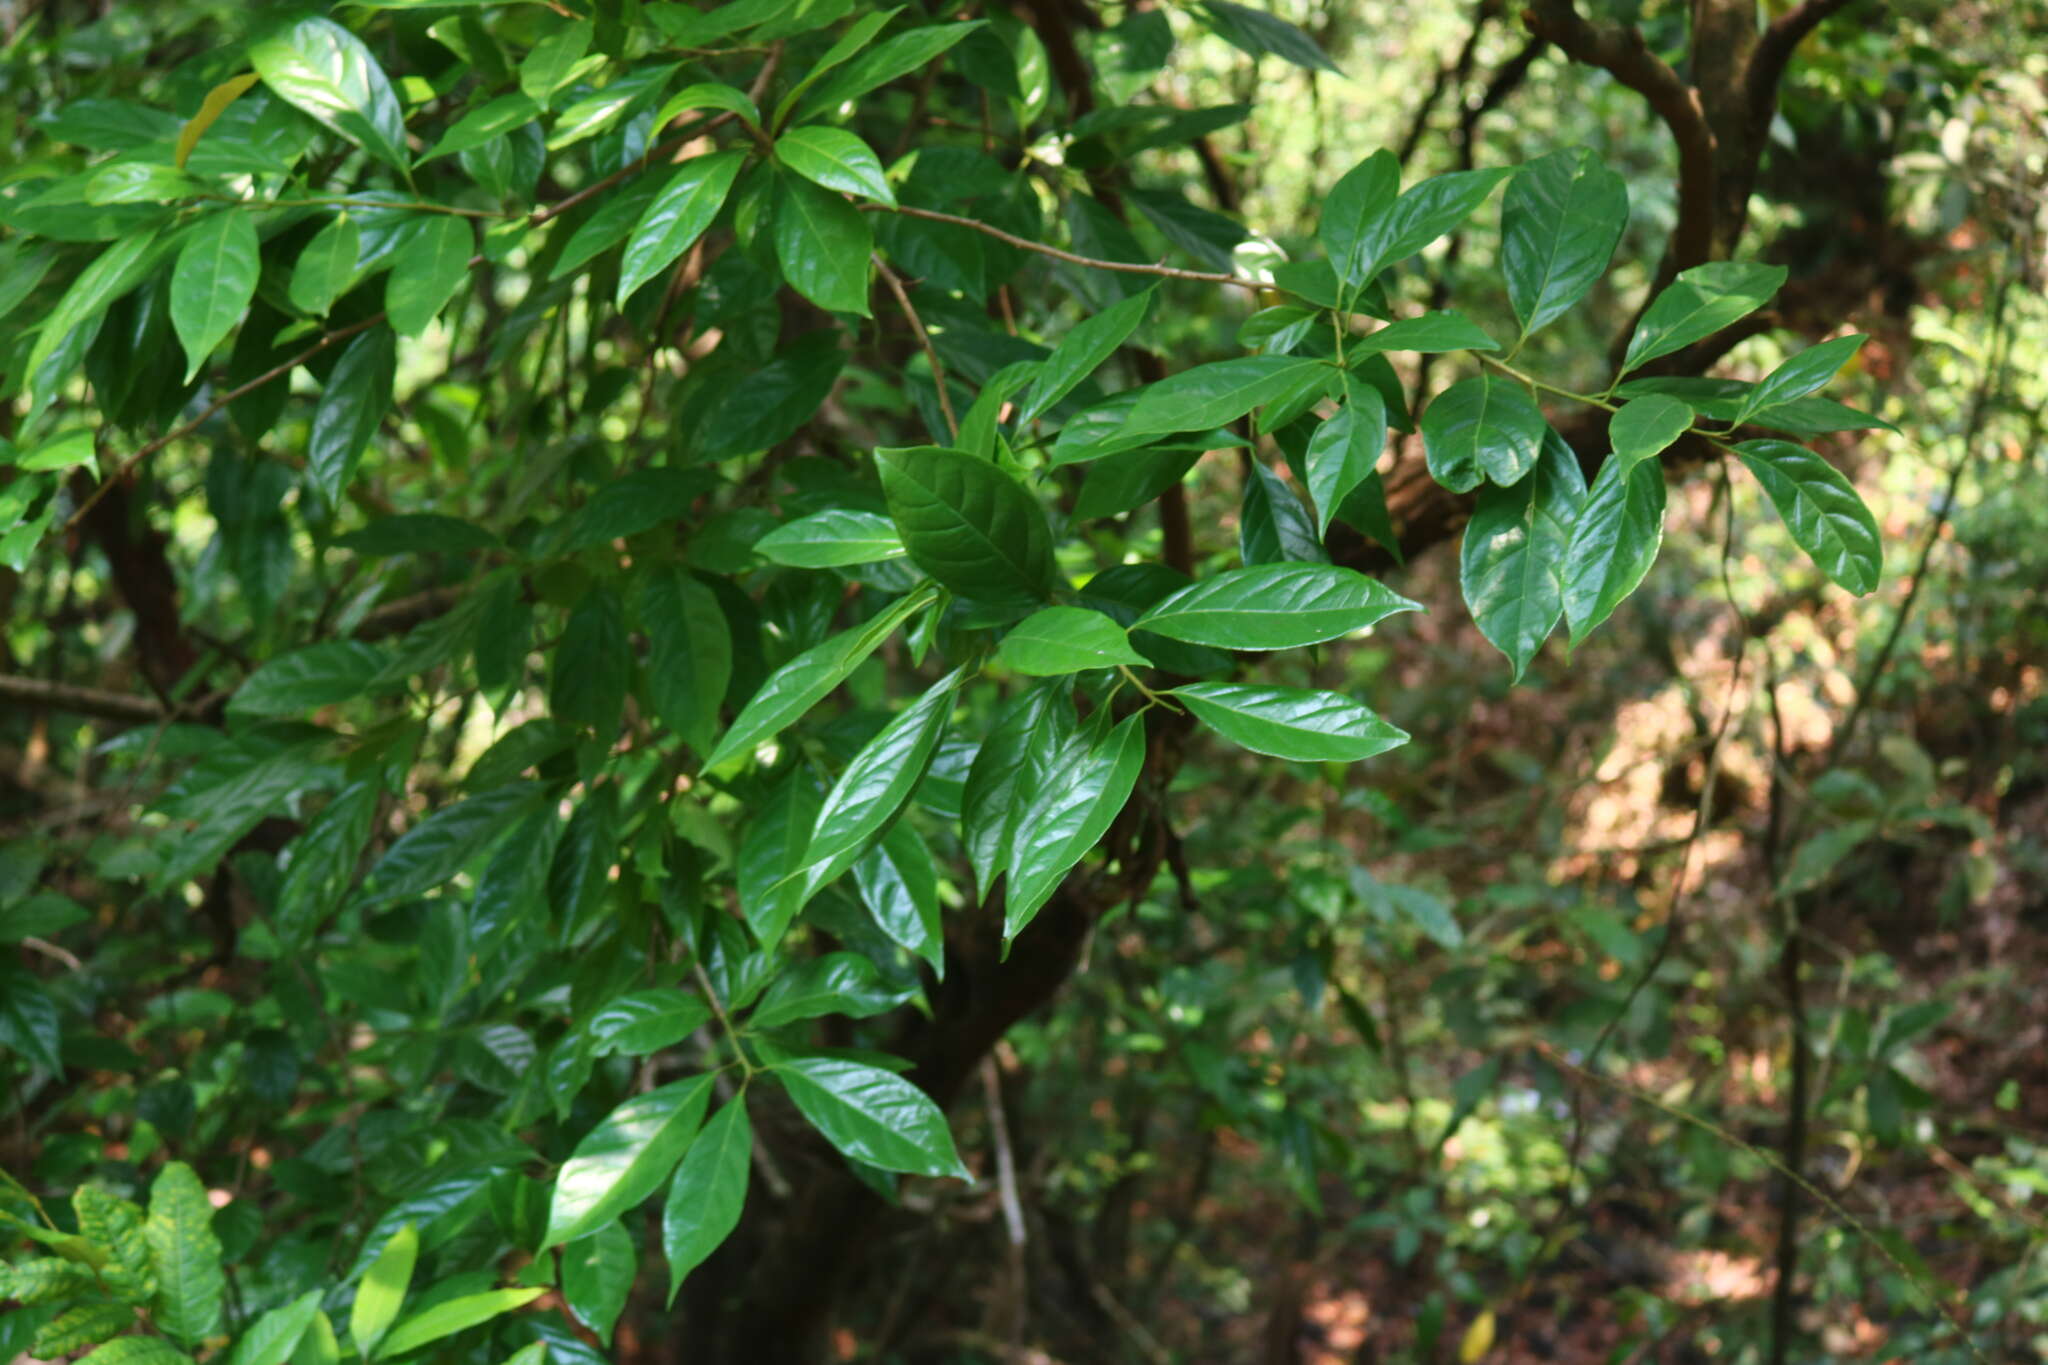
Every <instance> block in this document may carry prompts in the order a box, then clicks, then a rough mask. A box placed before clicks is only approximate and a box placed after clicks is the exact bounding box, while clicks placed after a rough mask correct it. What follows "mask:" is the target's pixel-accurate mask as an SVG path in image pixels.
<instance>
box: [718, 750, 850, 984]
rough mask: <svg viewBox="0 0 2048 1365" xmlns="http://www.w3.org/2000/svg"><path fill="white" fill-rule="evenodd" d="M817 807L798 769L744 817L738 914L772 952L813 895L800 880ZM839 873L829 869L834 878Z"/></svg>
mask: <svg viewBox="0 0 2048 1365" xmlns="http://www.w3.org/2000/svg"><path fill="white" fill-rule="evenodd" d="M822 804H823V798H822V797H821V796H820V795H819V794H818V788H817V784H816V782H815V781H814V780H813V779H812V777H811V774H810V771H809V770H808V769H806V768H804V767H802V766H801V765H798V766H794V767H792V768H791V769H790V770H789V771H788V772H787V773H786V774H785V775H784V776H783V778H782V780H781V781H780V782H778V783H776V785H775V786H774V787H773V788H771V789H770V790H769V793H768V796H767V797H766V799H764V800H758V801H756V802H755V803H754V804H753V808H752V809H751V810H750V811H749V812H748V820H747V831H746V837H745V838H744V839H743V840H742V841H741V843H740V852H739V866H738V868H737V869H736V872H737V875H736V878H735V880H736V881H737V882H738V887H737V890H738V892H739V901H740V913H741V914H742V915H744V916H745V917H746V921H747V926H748V927H749V928H751V929H752V930H753V931H754V937H755V938H757V939H759V940H760V941H761V942H762V943H763V944H765V945H767V946H768V947H769V948H771V949H772V948H774V947H776V946H777V945H779V944H780V943H781V942H782V936H783V934H785V933H787V932H788V930H789V926H790V922H791V921H793V920H794V919H795V918H796V916H797V912H798V911H800V910H802V909H803V907H804V902H805V900H806V899H807V898H808V897H809V896H810V894H811V893H812V891H814V890H815V889H816V888H815V887H813V886H811V885H810V882H809V878H808V877H807V876H806V875H805V874H807V873H808V872H809V871H810V867H809V864H808V862H807V861H806V858H805V853H806V851H807V850H808V849H809V848H810V846H811V831H812V830H813V829H815V828H817V824H818V811H819V809H820V807H821V806H822ZM840 870H843V869H834V871H833V875H835V876H836V875H838V872H839V871H840ZM729 1003H730V1002H728V1004H729Z"/></svg>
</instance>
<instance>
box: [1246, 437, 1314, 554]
mask: <svg viewBox="0 0 2048 1365" xmlns="http://www.w3.org/2000/svg"><path fill="white" fill-rule="evenodd" d="M1237 553H1238V557H1239V558H1240V559H1242V560H1243V561H1244V562H1245V563H1247V564H1285V563H1289V562H1299V563H1309V564H1317V563H1328V562H1329V558H1330V556H1329V553H1328V552H1327V551H1325V550H1324V549H1323V543H1322V541H1321V540H1320V539H1319V538H1318V537H1317V535H1316V524H1315V520H1314V518H1313V517H1311V516H1310V515H1309V510H1308V509H1307V508H1306V507H1304V506H1302V504H1301V499H1300V498H1298V497H1296V496H1295V495H1294V490H1293V489H1291V488H1289V487H1288V486H1287V481H1286V480H1284V479H1282V478H1281V477H1280V476H1279V475H1278V474H1275V473H1274V472H1273V471H1272V470H1271V469H1269V468H1267V467H1266V464H1265V462H1264V461H1263V460H1254V461H1253V462H1252V467H1251V477H1250V478H1248V479H1246V480H1245V482H1244V501H1243V503H1242V505H1241V506H1240V507H1239V509H1238V515H1237Z"/></svg>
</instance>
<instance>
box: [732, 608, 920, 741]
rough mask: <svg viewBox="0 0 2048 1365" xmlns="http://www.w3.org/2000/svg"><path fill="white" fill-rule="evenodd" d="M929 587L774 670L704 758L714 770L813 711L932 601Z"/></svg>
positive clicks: (771, 737)
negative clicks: (883, 643) (898, 628)
mask: <svg viewBox="0 0 2048 1365" xmlns="http://www.w3.org/2000/svg"><path fill="white" fill-rule="evenodd" d="M932 597H933V592H932V590H931V589H930V588H929V587H926V588H922V589H919V590H918V591H916V592H913V593H911V594H910V595H908V596H907V597H904V598H902V599H901V600H899V601H897V602H896V603H895V604H894V605H892V606H891V607H889V608H888V610H886V611H884V612H883V613H882V614H881V615H879V616H877V617H876V618H875V619H874V620H872V621H869V622H867V623H866V624H864V625H859V626H854V627H853V628H851V629H849V630H844V631H841V632H840V633H839V634H837V635H835V636H833V637H832V638H831V639H829V640H827V641H825V642H824V643H823V644H820V645H814V646H812V647H811V648H810V649H807V650H805V651H804V652H803V653H801V654H799V655H797V656H796V657H795V658H794V659H791V660H790V661H789V662H788V663H786V664H784V665H783V666H782V667H781V668H778V669H776V670H775V672H774V673H773V674H771V675H770V676H769V678H768V680H767V681H766V682H764V683H762V684H761V688H760V690H759V691H758V692H756V693H754V695H753V696H752V697H751V698H750V699H749V700H748V702H747V704H746V706H745V708H744V709H742V710H741V711H740V714H739V717H738V718H737V719H736V720H734V721H733V723H732V726H731V728H729V729H728V730H727V731H726V732H725V736H724V738H722V739H720V740H719V741H718V747H717V748H716V749H714V750H712V752H711V755H710V757H708V758H706V759H705V760H704V766H705V767H707V768H716V767H719V766H721V765H722V764H724V763H725V762H726V761H727V760H728V759H732V758H736V757H738V756H739V755H741V754H743V753H747V752H749V751H751V750H752V749H754V748H756V747H758V746H760V745H762V744H765V743H767V742H768V741H769V740H771V739H773V738H774V737H775V736H776V735H777V734H780V733H781V731H782V728H783V727H784V726H786V725H788V724H789V723H790V722H791V721H794V720H795V719H797V717H799V716H801V715H803V713H804V712H806V711H808V710H810V709H811V708H812V707H813V706H815V705H817V704H818V702H819V701H820V700H821V699H822V698H823V697H824V695H825V694H826V693H827V692H830V691H831V690H832V689H833V688H835V687H837V686H839V684H840V683H842V682H844V681H846V677H847V675H848V674H849V673H851V672H853V670H854V669H855V668H857V667H859V666H860V663H861V661H862V660H864V659H866V658H867V657H868V655H870V654H872V653H874V652H875V648H876V646H878V645H880V644H881V643H882V641H883V640H885V639H887V638H888V637H889V635H890V634H891V633H892V632H893V631H894V630H895V629H896V627H898V626H900V625H902V624H903V622H904V621H905V620H907V619H909V617H910V616H911V615H912V614H913V613H915V612H917V611H919V610H921V609H923V608H924V607H926V606H929V605H930V604H931V601H932Z"/></svg>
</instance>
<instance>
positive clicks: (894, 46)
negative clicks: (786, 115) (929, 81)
mask: <svg viewBox="0 0 2048 1365" xmlns="http://www.w3.org/2000/svg"><path fill="white" fill-rule="evenodd" d="M895 12H896V11H895V10H894V9H891V10H889V11H888V12H887V14H885V15H884V18H887V17H888V16H889V15H893V14H894V13H895ZM983 22H984V21H982V20H980V19H973V20H969V21H967V22H965V23H944V24H931V25H928V26H926V27H924V28H913V29H907V30H905V31H904V32H902V33H898V34H896V35H895V36H894V37H891V38H887V39H884V40H883V41H882V42H879V43H876V44H875V45H874V46H873V47H872V48H870V49H868V50H867V51H866V52H863V53H861V54H860V56H859V57H858V58H857V59H855V60H854V61H852V62H850V63H848V64H847V66H846V67H845V69H844V70H842V71H840V72H839V74H837V75H835V76H833V77H832V79H831V80H829V81H826V82H825V83H824V84H822V85H820V86H818V87H817V88H816V89H815V90H813V91H812V92H811V94H810V96H809V98H807V99H805V100H804V101H803V102H802V103H800V104H798V105H796V113H797V117H799V118H805V119H808V118H810V117H812V116H813V115H816V114H822V113H826V112H828V111H831V110H834V109H837V108H838V107H839V106H840V105H842V104H845V103H847V102H848V101H849V100H857V99H859V98H860V97H861V96H862V95H865V94H866V93H867V92H868V91H870V90H874V89H878V88H879V87H881V86H884V85H887V84H888V83H889V82H890V81H893V80H896V79H897V78H898V77H901V76H907V75H909V74H910V73H911V72H913V71H922V70H923V69H924V68H925V67H927V66H929V65H931V64H932V63H933V62H935V61H937V60H938V59H939V58H940V57H942V56H944V55H945V53H946V51H947V50H948V49H949V48H951V47H952V46H953V45H954V44H955V43H957V42H959V41H960V40H961V39H963V38H965V37H967V36H968V35H969V34H971V33H974V32H975V31H976V30H978V29H980V28H981V27H982V25H983ZM878 27H879V26H878ZM835 50H836V49H835ZM792 93H794V92H792ZM788 103H789V101H787V100H785V101H784V104H785V107H786V106H787V105H788ZM780 121H781V112H780V111H778V112H777V122H780Z"/></svg>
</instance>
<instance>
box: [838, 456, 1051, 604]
mask: <svg viewBox="0 0 2048 1365" xmlns="http://www.w3.org/2000/svg"><path fill="white" fill-rule="evenodd" d="M875 466H876V468H877V469H879V470H880V471H881V475H882V493H883V495H884V497H886V498H887V499H888V504H889V515H890V516H891V517H892V518H893V519H894V520H895V522H896V529H897V530H898V531H899V532H900V533H901V534H902V537H903V544H904V548H905V549H907V550H908V551H909V553H910V558H911V561H912V562H913V563H915V564H916V565H917V567H918V568H920V569H923V570H924V571H925V572H926V573H928V574H930V575H931V576H932V577H933V578H934V579H935V580H937V581H938V582H939V583H940V584H942V585H944V586H945V587H948V588H951V589H952V590H953V591H954V592H956V593H958V594H959V595H960V596H962V597H968V598H973V599H975V600H977V601H986V602H993V603H1001V604H1005V605H1009V604H1021V603H1028V602H1037V601H1042V600H1043V599H1044V598H1045V596H1046V594H1047V593H1048V592H1049V591H1050V590H1051V588H1052V584H1053V562H1052V533H1051V531H1050V530H1048V529H1047V527H1046V524H1045V513H1044V512H1042V511H1040V510H1039V506H1038V502H1037V500H1036V499H1035V498H1033V497H1032V496H1031V494H1030V493H1028V492H1026V491H1025V489H1024V486H1023V485H1022V484H1020V483H1018V482H1017V480H1016V478H1015V477H1013V476H1012V475H1010V474H1009V473H1007V472H1006V471H1004V470H1002V469H999V468H997V467H996V466H995V465H994V464H992V463H991V462H989V461H987V460H977V459H975V458H974V457H973V456H972V455H968V454H966V453H964V452H962V451H958V450H947V449H945V448H943V447H940V446H911V447H908V448H905V449H900V450H878V451H876V452H875Z"/></svg>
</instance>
